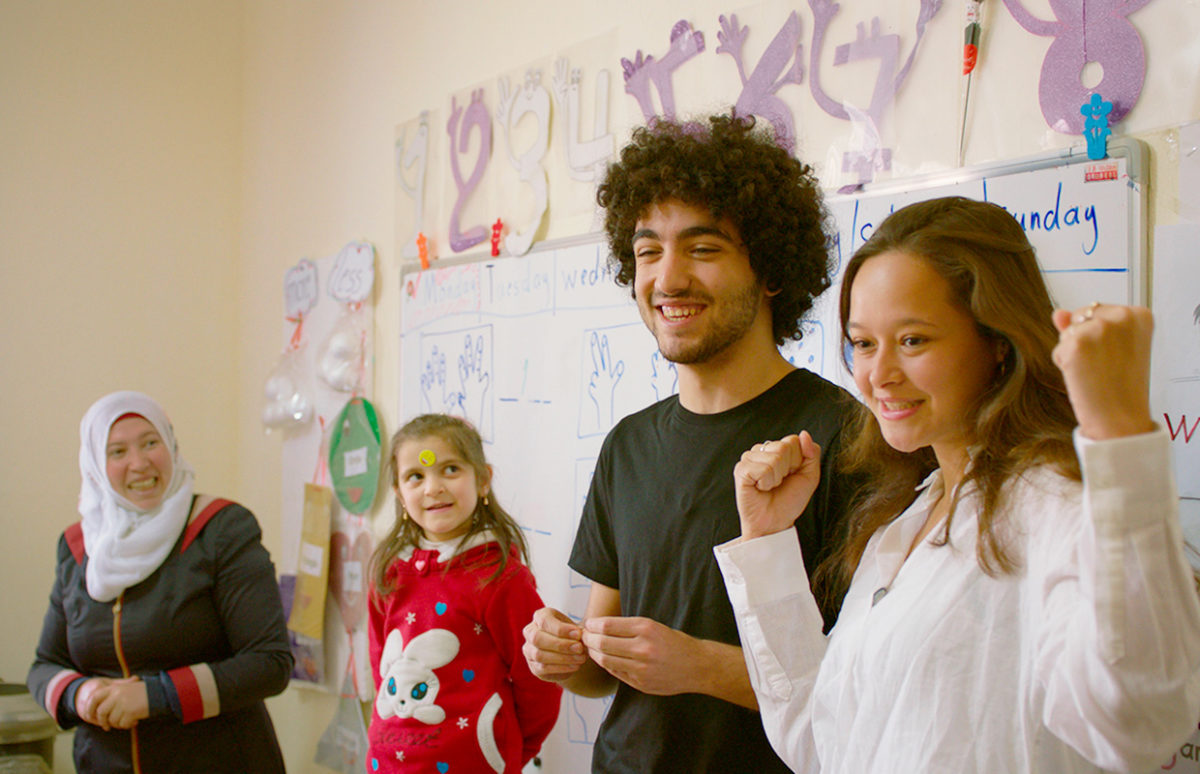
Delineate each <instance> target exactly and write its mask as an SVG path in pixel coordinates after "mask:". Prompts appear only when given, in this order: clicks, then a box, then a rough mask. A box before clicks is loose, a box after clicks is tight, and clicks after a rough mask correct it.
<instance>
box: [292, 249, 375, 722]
mask: <svg viewBox="0 0 1200 774" xmlns="http://www.w3.org/2000/svg"><path fill="white" fill-rule="evenodd" d="M310 265H312V266H313V267H315V272H316V277H315V282H314V283H313V284H314V285H315V287H317V288H319V289H320V292H319V293H317V295H316V299H315V303H314V304H313V305H312V307H311V309H310V310H309V311H308V313H307V314H306V315H305V316H304V322H303V336H304V338H305V340H307V341H310V342H326V343H328V342H330V340H331V338H333V334H334V333H335V332H336V331H338V330H339V329H340V330H343V331H344V330H345V328H344V325H345V323H346V321H347V319H348V318H353V320H354V325H355V330H358V331H361V332H365V333H366V335H367V338H366V339H365V340H363V339H361V338H359V336H360V335H361V333H356V334H354V335H353V336H351V337H350V338H353V339H354V342H353V346H352V347H348V348H347V347H341V346H338V347H336V348H335V350H336V351H335V352H334V353H333V355H332V357H333V359H332V360H331V359H330V357H331V354H330V351H329V347H328V346H326V347H322V346H319V345H311V346H306V347H302V348H300V350H299V351H298V358H299V369H300V370H301V371H302V372H303V374H304V378H303V381H304V383H305V384H306V385H308V388H309V389H310V390H311V400H312V405H313V412H314V415H315V417H314V419H313V421H311V422H309V423H308V424H306V425H303V426H300V427H297V428H295V429H291V430H289V431H288V432H287V433H285V434H284V438H283V441H282V448H281V457H282V484H283V486H282V492H281V496H282V511H281V513H282V528H283V550H282V555H281V557H280V559H279V566H280V569H281V570H283V571H285V572H287V571H294V570H295V569H296V568H297V567H298V566H299V565H300V563H301V561H303V560H305V556H304V555H302V554H301V553H300V516H301V514H302V513H303V502H302V499H301V498H302V495H303V492H304V488H305V484H308V483H312V484H319V485H321V486H324V487H331V488H332V487H333V486H334V481H333V479H332V476H331V471H330V468H329V464H328V455H329V451H330V437H331V430H332V423H333V422H334V420H335V419H336V418H337V417H338V415H339V414H340V412H341V411H342V409H343V408H344V407H345V406H346V404H347V402H348V401H349V400H350V399H351V396H352V395H353V394H354V391H355V390H359V392H360V397H363V398H369V394H367V393H368V392H369V390H370V386H371V385H372V383H373V374H374V354H373V352H374V349H373V342H372V340H371V338H370V337H371V332H372V331H373V329H374V321H373V318H374V313H373V308H372V306H371V303H370V287H371V284H372V283H373V281H374V249H373V248H372V247H371V246H370V245H367V244H365V243H361V242H350V243H348V244H347V245H345V246H344V247H343V248H342V249H340V250H339V251H338V252H337V253H335V254H333V255H331V256H328V257H325V258H321V259H319V260H315V261H311V262H310ZM295 329H296V326H295V325H294V324H293V323H288V324H287V325H286V326H285V327H284V331H283V336H284V338H285V340H290V339H291V337H292V336H293V335H294V333H295ZM322 350H324V353H322ZM323 355H324V357H323ZM323 360H324V362H323ZM322 370H324V371H325V374H324V376H322V375H321V373H322ZM329 377H332V378H329ZM331 382H333V383H331ZM343 387H350V389H351V392H349V393H348V392H346V391H344V390H343V389H342V388H343ZM362 446H363V444H359V447H362ZM356 448H358V447H356ZM356 448H349V447H347V448H346V449H344V450H341V451H343V452H351V453H353V452H355V451H356ZM342 459H343V460H344V459H345V458H344V457H343V458H342ZM355 459H357V458H352V459H351V460H350V470H351V471H354V470H355V469H356V468H355V467H354V466H355V464H356V462H355ZM362 462H364V463H365V464H366V465H367V467H368V469H369V468H370V467H371V460H370V458H369V456H363V457H362ZM366 494H367V493H365V492H363V493H361V494H360V500H361V501H364V502H365V501H366V500H367V498H366ZM371 494H372V495H373V494H374V493H373V492H372V493H371ZM331 500H332V502H331V516H330V518H331V522H330V526H329V529H330V531H331V533H332V537H331V539H330V540H327V542H326V546H325V550H326V557H325V561H326V562H327V565H328V570H329V578H328V579H329V582H328V583H327V586H326V594H327V600H328V601H327V603H326V605H325V621H324V638H323V641H324V674H323V675H322V676H321V679H320V680H319V684H320V686H321V687H322V688H323V689H324V690H327V691H329V692H331V693H333V692H338V691H340V690H341V687H342V685H343V681H344V680H345V679H346V677H347V676H349V678H350V681H351V684H352V685H354V686H355V687H356V690H357V692H358V696H359V698H361V699H364V700H367V699H370V698H372V697H373V696H374V685H373V684H372V680H371V670H370V668H369V667H368V661H367V638H366V628H365V626H363V625H362V623H361V622H357V623H356V622H354V621H349V622H348V621H346V620H345V616H346V614H347V611H350V612H353V611H354V610H356V609H357V606H356V605H355V604H349V603H348V601H349V602H352V601H353V600H354V599H355V597H354V596H353V589H354V587H355V584H356V583H360V582H361V575H360V573H361V570H359V569H356V568H355V563H356V562H360V561H361V557H360V554H362V553H363V551H361V550H358V549H357V543H358V540H357V539H358V537H359V536H360V535H367V536H368V537H367V539H368V540H370V537H369V536H370V534H371V530H370V525H369V522H368V521H367V519H368V518H369V517H370V513H369V512H366V513H363V514H361V515H356V514H355V513H352V512H351V511H350V510H348V509H347V508H345V507H343V505H342V503H341V502H340V501H339V500H338V498H337V497H332V498H331ZM339 535H341V536H342V537H339ZM347 541H348V542H349V547H350V548H351V549H354V550H349V551H343V550H342V549H343V547H345V546H346V543H347ZM334 549H337V553H331V552H332V551H333V550H334ZM366 553H367V554H368V555H369V550H368V551H366ZM309 558H311V557H309Z"/></svg>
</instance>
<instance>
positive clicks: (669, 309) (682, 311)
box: [659, 306, 700, 320]
mask: <svg viewBox="0 0 1200 774" xmlns="http://www.w3.org/2000/svg"><path fill="white" fill-rule="evenodd" d="M659 309H661V310H662V313H663V317H665V318H667V319H668V320H684V319H687V318H688V317H695V316H696V315H697V314H699V313H700V310H699V309H698V308H696V307H694V306H662V307H659Z"/></svg>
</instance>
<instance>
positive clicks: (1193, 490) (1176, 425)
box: [1151, 223, 1200, 498]
mask: <svg viewBox="0 0 1200 774" xmlns="http://www.w3.org/2000/svg"><path fill="white" fill-rule="evenodd" d="M1197 244H1200V223H1180V224H1177V225H1173V226H1159V227H1158V228H1156V229H1155V230H1154V348H1153V370H1154V376H1153V379H1154V384H1153V390H1152V393H1151V394H1152V396H1153V405H1152V408H1153V409H1154V415H1155V419H1157V420H1158V421H1159V422H1161V423H1164V424H1165V426H1166V428H1167V430H1168V432H1169V433H1170V434H1171V450H1172V452H1173V453H1174V457H1175V481H1176V483H1177V485H1178V486H1179V494H1180V496H1181V497H1189V498H1200V432H1198V430H1200V262H1198V261H1197V260H1196V245H1197Z"/></svg>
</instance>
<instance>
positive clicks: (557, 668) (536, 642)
mask: <svg viewBox="0 0 1200 774" xmlns="http://www.w3.org/2000/svg"><path fill="white" fill-rule="evenodd" d="M524 634H525V644H524V646H523V647H522V652H523V653H524V655H525V660H526V662H528V664H529V668H530V671H532V672H533V673H534V674H535V675H537V676H538V677H540V678H541V679H543V680H550V681H553V682H565V681H567V680H569V679H570V678H571V677H572V676H573V675H574V674H575V673H576V672H578V671H579V668H580V667H581V666H583V665H584V663H586V661H587V660H588V659H589V658H590V659H591V660H592V661H593V662H595V664H596V666H598V667H600V668H601V669H603V670H604V671H605V672H607V673H608V674H610V675H612V676H613V677H615V678H616V679H618V680H620V681H621V682H623V683H626V684H627V685H629V686H630V687H632V688H636V689H637V690H639V691H641V692H642V693H648V694H654V695H659V696H669V695H674V694H678V693H685V692H690V691H695V690H698V688H699V686H698V683H697V677H698V676H697V675H696V669H695V664H696V663H697V659H698V658H699V657H700V652H699V650H700V648H701V645H700V641H699V640H696V639H695V638H694V637H691V636H689V635H687V634H684V633H683V632H680V631H676V630H675V629H672V628H670V627H668V626H665V625H664V624H661V623H658V622H657V621H654V620H652V619H649V618H640V617H625V616H597V617H594V618H589V619H587V620H586V621H584V622H583V624H577V623H575V622H573V621H572V620H571V619H570V618H568V617H567V616H565V615H563V614H562V613H561V612H559V611H557V610H554V609H552V608H548V607H547V608H542V609H541V610H538V611H537V612H536V613H534V617H533V620H532V621H531V622H530V623H529V624H527V625H526V626H525V629H524ZM610 690H611V689H610Z"/></svg>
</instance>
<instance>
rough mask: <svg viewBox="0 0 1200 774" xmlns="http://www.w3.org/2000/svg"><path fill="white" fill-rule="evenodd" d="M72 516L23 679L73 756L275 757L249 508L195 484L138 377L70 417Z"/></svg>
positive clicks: (281, 628)
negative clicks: (65, 731)
mask: <svg viewBox="0 0 1200 774" xmlns="http://www.w3.org/2000/svg"><path fill="white" fill-rule="evenodd" d="M79 431H80V446H79V470H80V474H81V476H82V479H83V481H82V486H81V489H80V495H79V513H80V515H81V516H82V517H83V518H82V521H80V522H78V523H76V524H74V525H72V526H71V527H69V528H67V530H66V531H65V532H64V533H63V536H62V538H61V539H60V540H59V547H58V568H57V572H56V574H55V582H54V588H53V590H52V591H51V594H50V607H49V610H48V611H47V613H46V620H45V622H44V624H43V628H42V635H41V639H40V641H39V643H38V649H37V658H36V660H35V661H34V664H33V666H32V667H31V669H30V671H29V677H28V684H29V688H30V690H31V691H32V692H33V693H34V695H35V696H36V697H37V699H38V700H39V701H40V702H41V703H42V704H43V705H44V706H45V707H46V709H47V711H49V712H50V714H51V715H52V716H53V717H54V718H55V720H56V721H57V722H58V724H59V725H60V726H62V727H64V728H67V727H71V726H77V727H78V728H77V731H76V734H75V750H74V751H75V765H76V767H77V768H78V770H80V771H88V772H102V771H143V770H144V771H154V772H160V771H163V772H221V771H256V772H258V771H263V772H273V771H283V760H282V756H281V755H280V752H279V745H278V743H277V741H276V739H275V732H274V728H273V727H272V725H271V720H270V717H269V716H268V714H267V711H266V707H265V705H264V704H263V699H264V698H266V697H267V696H271V695H274V694H276V693H279V692H280V691H282V690H283V688H284V687H285V686H286V685H287V680H288V676H289V675H290V673H291V668H292V656H291V653H290V651H289V648H288V641H287V630H286V627H285V625H284V619H283V610H282V605H281V602H280V597H279V591H278V587H277V585H276V582H275V571H274V567H273V566H272V564H271V560H270V557H269V555H268V554H267V552H266V550H265V549H264V548H263V546H262V543H261V531H260V530H259V527H258V522H257V521H256V520H255V518H254V515H253V514H251V513H250V512H249V511H248V510H246V509H245V508H243V507H241V506H240V505H237V504H236V503H233V502H230V501H228V500H221V499H215V498H211V497H205V496H203V495H196V494H195V493H194V492H193V480H194V473H193V471H192V469H191V467H189V466H188V464H187V462H186V461H184V459H183V457H182V456H180V454H179V448H178V445H177V444H176V441H175V434H174V431H173V429H172V427H171V423H170V421H169V420H168V419H167V416H166V414H165V413H164V412H163V410H162V408H161V407H160V406H159V405H158V404H157V403H156V402H155V401H154V400H153V399H151V398H150V397H148V396H146V395H143V394H141V393H137V392H115V393H112V394H110V395H106V396H105V397H103V398H101V399H100V400H98V401H97V402H96V403H95V404H94V405H93V406H92V407H91V408H90V409H89V410H88V412H87V414H85V415H84V417H83V421H82V422H81V423H80V428H79Z"/></svg>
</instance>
